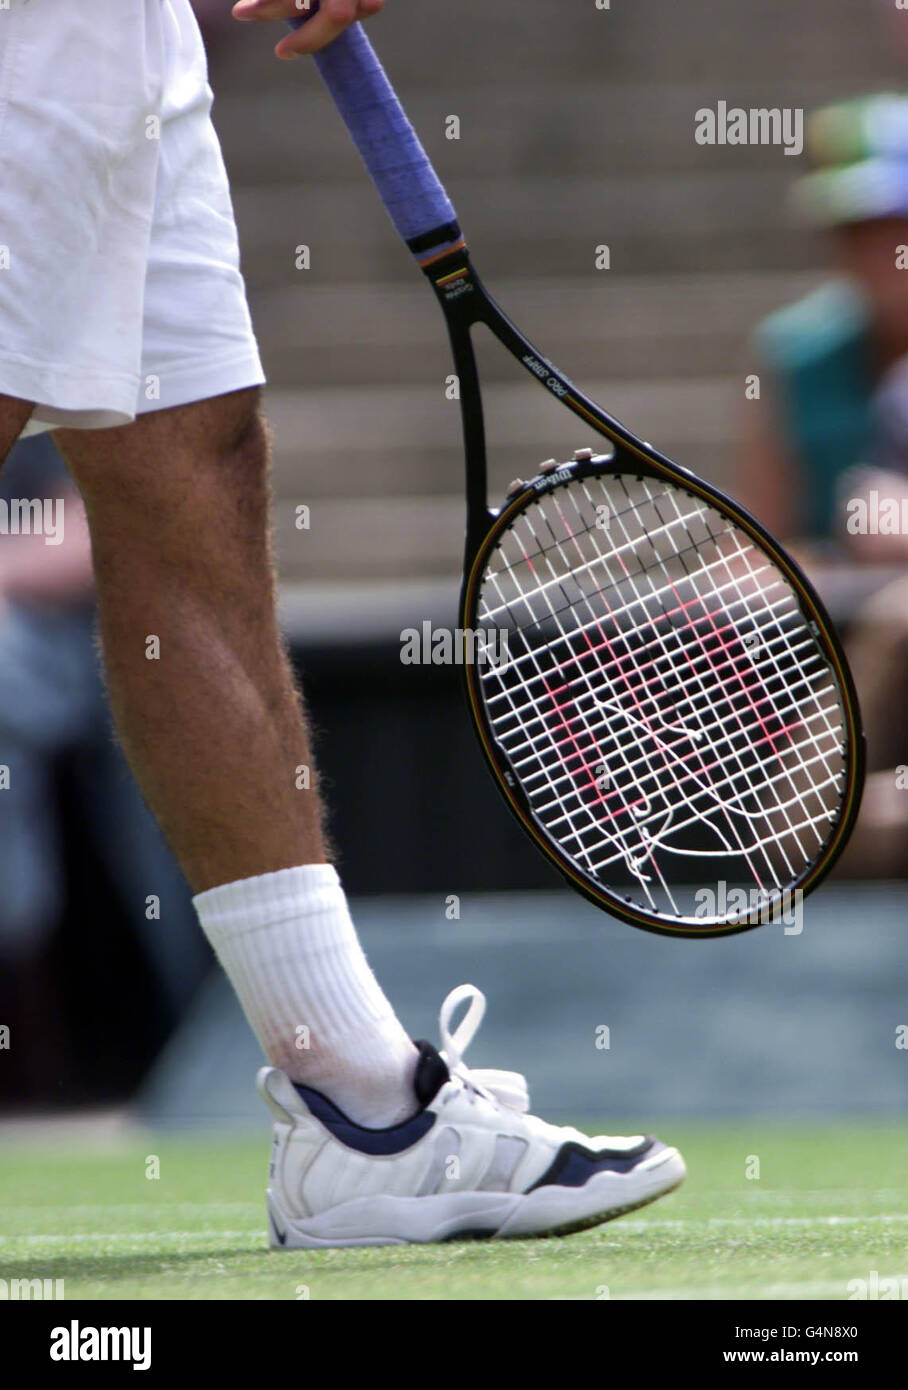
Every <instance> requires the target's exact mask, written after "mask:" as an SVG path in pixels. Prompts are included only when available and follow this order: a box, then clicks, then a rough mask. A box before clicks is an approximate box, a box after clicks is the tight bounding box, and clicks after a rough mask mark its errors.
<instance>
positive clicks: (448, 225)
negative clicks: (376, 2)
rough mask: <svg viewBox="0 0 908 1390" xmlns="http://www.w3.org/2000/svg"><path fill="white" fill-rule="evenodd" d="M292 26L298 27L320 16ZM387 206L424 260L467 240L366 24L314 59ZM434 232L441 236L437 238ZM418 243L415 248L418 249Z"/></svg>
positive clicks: (347, 32) (295, 21)
mask: <svg viewBox="0 0 908 1390" xmlns="http://www.w3.org/2000/svg"><path fill="white" fill-rule="evenodd" d="M316 9H317V5H316V4H313V8H312V11H311V12H310V13H309V14H307V15H306V16H304V17H302V18H300V19H292V20H290V21H289V22H290V25H291V27H292V28H294V29H298V28H299V27H300V25H302V24H305V23H306V21H307V20H308V19H311V17H312V14H314V13H315V10H316ZM315 62H316V66H317V67H318V70H319V72H320V73H321V75H322V78H323V79H324V81H325V85H326V86H327V88H328V90H329V92H330V93H331V95H332V97H333V98H334V102H335V105H336V106H337V109H338V110H339V111H340V113H341V115H342V116H343V118H344V121H345V122H346V125H347V129H348V130H349V132H350V134H351V135H352V137H353V141H354V144H355V145H356V148H357V149H358V150H359V152H360V155H361V156H362V160H363V163H364V164H365V166H366V168H367V169H368V171H369V173H370V174H371V176H372V180H373V182H374V184H375V186H376V188H377V189H378V192H379V195H380V197H381V200H382V202H383V203H384V205H385V207H386V208H387V210H388V213H389V215H390V217H391V221H392V222H393V223H394V225H395V227H396V228H397V230H398V232H399V233H400V235H401V236H402V237H403V239H404V241H405V242H407V244H408V245H409V246H410V249H411V250H412V251H413V253H414V255H415V256H416V257H417V259H418V260H419V261H421V262H425V260H427V259H431V258H433V257H434V255H435V254H437V253H438V252H439V251H440V250H442V249H444V248H445V247H447V246H448V245H450V244H452V243H459V242H461V241H462V238H461V235H460V229H459V227H458V226H457V214H456V212H455V211H454V207H453V205H452V203H451V201H450V199H449V198H448V195H447V193H445V190H444V188H443V187H442V185H441V182H440V181H439V178H438V175H437V174H436V173H435V170H434V169H433V168H432V165H431V164H430V162H429V157H428V155H427V154H426V152H425V150H424V149H423V147H422V145H421V144H420V141H419V137H418V136H417V134H416V132H415V130H414V129H413V127H412V125H411V124H410V122H409V120H408V119H407V115H406V113H405V111H404V109H403V107H402V106H401V104H400V101H399V100H398V97H397V93H396V92H395V91H394V88H393V87H392V86H391V83H390V82H389V81H388V78H387V76H386V74H385V70H384V68H383V67H382V65H381V63H380V62H379V60H378V57H377V55H376V53H375V50H374V48H373V47H372V45H371V43H370V42H369V40H368V39H367V37H366V35H365V33H364V32H363V28H362V25H361V24H358V23H357V24H351V26H350V28H349V29H346V30H345V31H344V33H343V34H341V35H340V36H339V37H338V38H336V39H334V41H333V42H332V43H330V44H328V46H327V48H323V49H322V50H321V51H320V52H318V53H316V54H315ZM433 234H437V235H436V236H435V237H434V240H433ZM413 243H416V244H415V245H414V244H413Z"/></svg>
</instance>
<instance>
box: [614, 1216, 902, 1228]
mask: <svg viewBox="0 0 908 1390" xmlns="http://www.w3.org/2000/svg"><path fill="white" fill-rule="evenodd" d="M868 1221H908V1212H877V1213H874V1214H873V1215H872V1216H704V1217H702V1218H699V1219H698V1218H697V1217H694V1216H687V1217H684V1218H683V1219H677V1220H674V1221H640V1220H636V1221H622V1222H621V1226H620V1227H618V1228H616V1229H619V1230H622V1231H632V1230H633V1231H652V1230H654V1229H655V1230H685V1229H688V1228H690V1227H694V1226H696V1227H699V1228H700V1229H701V1230H708V1229H709V1228H710V1227H711V1226H735V1227H738V1226H769V1227H776V1226H862V1225H864V1224H865V1223H866V1222H868Z"/></svg>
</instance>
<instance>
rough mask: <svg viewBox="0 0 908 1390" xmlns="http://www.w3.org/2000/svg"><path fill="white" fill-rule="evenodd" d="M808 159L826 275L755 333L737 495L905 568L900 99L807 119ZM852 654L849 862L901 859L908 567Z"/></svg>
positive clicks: (769, 518)
mask: <svg viewBox="0 0 908 1390" xmlns="http://www.w3.org/2000/svg"><path fill="white" fill-rule="evenodd" d="M807 148H808V153H809V155H810V157H811V160H812V163H813V166H814V167H813V170H812V172H810V173H809V174H807V175H806V176H805V177H803V178H802V179H801V180H800V181H799V182H798V184H797V185H796V187H795V190H794V198H793V202H794V206H795V207H796V209H797V210H798V212H799V213H800V214H801V216H802V217H803V218H805V219H806V220H808V221H809V222H810V223H811V224H812V225H814V226H817V227H820V228H822V229H823V230H824V231H825V233H826V235H827V238H828V245H829V249H830V254H831V259H832V262H833V266H834V271H835V274H834V276H833V277H832V278H830V279H829V280H828V281H827V282H826V283H825V284H824V285H822V286H821V287H820V288H819V289H817V290H815V291H813V292H812V293H810V294H808V295H807V296H806V297H805V298H803V299H801V300H799V301H798V302H797V303H795V304H791V305H788V306H786V307H785V308H783V309H781V310H779V311H777V312H776V313H774V314H771V315H770V316H769V318H767V319H766V320H764V322H763V323H762V324H760V325H759V327H758V328H757V330H756V333H755V337H754V345H755V350H756V357H757V371H758V373H759V376H760V382H761V398H760V400H759V401H754V402H750V403H749V404H748V409H747V412H746V418H745V435H746V446H745V454H744V469H743V476H742V479H741V483H742V487H741V492H742V498H743V500H745V502H746V503H747V504H748V505H749V506H750V508H751V510H752V511H753V512H754V513H755V515H756V516H757V517H759V519H760V520H761V521H763V522H764V524H765V525H767V526H768V527H769V529H770V530H771V531H772V532H773V533H774V534H776V535H778V536H780V537H781V538H783V539H785V540H787V541H788V543H789V544H790V545H791V546H792V548H793V549H794V550H795V552H796V553H799V555H800V558H801V559H802V560H803V561H804V562H805V563H806V564H807V565H808V568H810V567H811V566H812V565H815V564H820V563H822V562H823V561H833V562H840V561H848V562H850V563H852V564H855V563H856V564H862V565H863V564H876V565H885V566H889V567H892V569H893V570H894V572H895V573H896V575H897V574H898V568H899V567H904V568H905V569H906V571H908V529H906V528H904V527H902V526H901V525H899V526H898V527H897V528H894V527H893V526H892V525H891V524H889V523H888V522H887V523H886V524H883V525H881V524H880V520H881V518H880V505H881V503H883V504H884V505H885V507H886V509H887V514H888V515H889V516H896V515H899V516H900V515H901V513H902V498H904V499H905V507H904V511H905V514H906V515H908V466H906V460H908V427H906V426H908V369H906V365H905V364H906V362H908V98H906V97H903V96H894V95H881V96H875V97H865V98H859V99H856V100H853V101H848V102H843V103H840V104H838V105H836V106H832V107H827V108H825V109H823V110H821V111H818V112H817V113H816V114H815V115H814V116H813V117H812V118H811V120H810V121H809V122H808V130H807ZM849 645H850V654H851V656H852V664H853V668H854V672H855V678H856V682H857V685H858V694H859V697H860V700H861V705H862V710H863V713H864V722H865V727H866V730H867V736H868V767H869V770H870V773H871V775H870V777H869V779H868V785H867V791H866V794H865V798H864V805H863V810H862V814H861V822H860V825H859V827H858V829H857V831H856V832H855V835H854V837H853V839H852V843H851V846H850V848H849V851H848V854H847V857H846V859H845V861H844V867H846V868H847V869H849V870H850V871H852V872H857V873H862V874H868V875H874V876H876V875H889V874H905V873H908V785H906V786H905V787H904V789H903V787H902V779H901V777H900V775H899V773H898V769H899V768H900V767H901V766H903V765H904V764H908V729H906V726H905V723H904V721H903V720H900V719H894V718H893V712H894V711H896V710H901V709H903V708H904V707H905V696H906V695H908V577H904V578H903V577H897V578H895V579H894V580H893V581H892V582H891V583H889V584H887V585H886V586H885V587H883V588H882V589H881V590H880V591H879V592H877V593H876V594H875V596H874V597H873V598H872V599H871V601H870V602H869V603H868V604H867V605H866V607H865V608H864V610H863V611H861V612H860V613H859V614H858V615H857V617H856V620H855V623H854V626H853V631H852V634H851V638H850V643H849Z"/></svg>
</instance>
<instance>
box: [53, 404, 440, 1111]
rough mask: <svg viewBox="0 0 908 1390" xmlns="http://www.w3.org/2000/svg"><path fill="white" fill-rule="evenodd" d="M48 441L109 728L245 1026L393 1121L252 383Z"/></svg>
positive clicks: (390, 1080)
mask: <svg viewBox="0 0 908 1390" xmlns="http://www.w3.org/2000/svg"><path fill="white" fill-rule="evenodd" d="M56 438H57V442H58V444H59V445H60V448H61V450H62V451H63V454H64V456H65V457H66V460H67V462H68V464H69V466H70V469H71V471H72V474H73V476H74V478H75V480H76V482H77V484H78V486H79V489H80V491H81V493H82V496H83V498H84V500H85V506H86V512H87V515H88V523H89V527H90V530H91V537H92V552H93V556H94V563H95V573H96V579H97V586H98V608H99V613H100V625H101V637H102V645H103V649H104V657H105V665H106V668H107V681H108V687H109V691H110V700H111V705H112V707H113V711H114V717H115V719H116V723H117V727H118V730H119V733H120V737H121V739H122V742H123V745H124V748H125V750H126V754H127V756H128V758H129V760H130V762H131V764H132V767H133V770H134V772H135V774H136V777H137V779H138V781H139V783H140V785H141V786H142V788H143V790H144V792H145V795H146V797H147V798H148V801H149V803H150V805H151V807H152V810H153V811H154V812H155V814H156V816H157V817H158V820H159V821H160V823H161V825H162V827H163V829H164V831H165V833H166V834H167V836H168V837H169V839H170V842H171V844H172V845H173V847H174V849H175V851H176V853H177V856H178V858H179V859H180V861H181V863H182V866H183V869H184V872H185V873H186V876H187V878H188V879H189V881H190V883H191V884H192V886H193V888H194V889H195V891H196V894H197V896H196V899H195V903H196V907H197V909H198V912H199V917H200V920H201V922H202V926H203V928H204V930H205V932H206V934H207V935H208V937H209V940H210V941H211V943H212V945H213V946H214V948H215V950H216V951H217V954H218V956H219V958H220V960H221V963H222V965H223V966H224V968H225V970H226V971H227V974H228V976H229V977H230V980H231V983H232V984H233V986H234V988H235V990H236V992H237V994H238V996H239V998H240V1002H241V1003H242V1005H243V1008H244V1009H245V1011H246V1016H247V1018H248V1019H249V1022H250V1024H251V1025H252V1027H253V1029H254V1030H255V1032H256V1034H257V1035H258V1037H259V1040H260V1041H261V1043H262V1047H263V1049H264V1051H265V1053H266V1055H267V1056H268V1057H269V1058H270V1060H271V1061H272V1062H274V1063H275V1065H276V1066H278V1067H280V1068H282V1069H283V1070H284V1071H285V1072H287V1073H288V1074H289V1075H290V1076H291V1077H292V1078H293V1079H294V1080H298V1081H305V1082H306V1083H307V1084H308V1085H310V1086H312V1087H314V1088H315V1089H318V1090H322V1091H324V1092H325V1093H326V1094H327V1095H328V1096H329V1097H330V1098H331V1099H332V1100H334V1101H335V1103H336V1104H338V1105H340V1106H341V1108H342V1109H344V1110H346V1111H347V1113H349V1114H350V1116H351V1117H352V1118H354V1119H358V1120H359V1121H360V1123H363V1124H372V1125H385V1124H391V1123H394V1122H395V1121H397V1120H399V1119H402V1118H404V1116H406V1115H407V1114H409V1113H410V1112H411V1111H412V1110H413V1109H414V1108H415V1105H416V1100H415V1097H414V1092H413V1088H412V1076H413V1071H414V1067H415V1062H416V1058H417V1053H416V1050H415V1048H414V1046H413V1044H412V1043H411V1042H410V1040H409V1038H408V1037H407V1035H406V1033H405V1032H404V1030H403V1028H402V1027H401V1025H400V1023H399V1022H398V1021H397V1019H396V1018H395V1016H394V1012H393V1010H392V1009H391V1006H390V1004H389V1003H388V1001H387V999H386V998H385V996H384V994H383V993H382V991H381V989H380V988H379V986H378V984H377V982H376V980H375V978H374V976H373V975H372V972H371V971H370V969H369V966H368V964H367V962H366V959H365V957H364V955H363V953H362V949H361V947H360V945H359V942H358V941H357V938H356V933H355V931H354V929H353V925H352V922H351V921H350V917H349V913H348V911H347V906H346V899H345V898H344V894H343V890H342V888H341V887H340V884H339V882H338V880H337V875H336V873H335V871H334V869H333V867H332V866H331V865H330V864H327V863H326V862H325V854H326V851H325V844H324V838H323V835H322V829H321V814H320V804H319V798H318V791H317V787H316V781H315V776H314V770H313V768H312V756H311V752H310V746H309V739H308V736H307V733H306V727H305V722H304V718H303V712H302V706H301V702H300V698H299V695H298V693H297V692H296V690H295V689H294V684H293V679H292V676H291V673H290V668H289V664H288V662H287V659H286V656H285V654H284V652H283V650H282V647H281V643H280V640H279V636H278V630H277V622H276V617H275V607H274V579H273V573H272V564H271V554H270V544H269V523H268V510H269V508H268V503H269V485H268V445H267V437H266V432H265V427H264V425H263V423H262V419H261V416H260V413H259V402H258V392H257V391H255V390H248V391H238V392H234V393H232V394H230V395H226V396H221V397H219V398H217V399H215V400H211V401H203V402H199V403H197V404H194V405H188V406H182V407H179V408H177V409H173V410H162V411H158V412H154V413H152V414H149V415H144V416H141V417H140V418H139V419H138V420H137V421H136V422H135V423H134V424H131V425H128V426H125V427H123V428H120V429H110V430H95V431H81V430H61V431H58V432H57V436H56ZM301 768H306V769H308V770H309V776H308V779H307V778H306V777H305V776H303V775H301V771H300V770H301ZM307 782H308V785H307Z"/></svg>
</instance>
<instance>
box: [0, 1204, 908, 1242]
mask: <svg viewBox="0 0 908 1390" xmlns="http://www.w3.org/2000/svg"><path fill="white" fill-rule="evenodd" d="M906 1221H908V1212H891V1213H877V1214H874V1215H872V1216H754V1217H748V1216H710V1217H705V1218H703V1219H702V1220H698V1219H697V1218H696V1217H688V1218H686V1219H684V1220H675V1221H640V1220H637V1221H622V1222H621V1225H620V1226H616V1227H615V1230H614V1234H616V1235H617V1234H620V1233H621V1232H622V1231H625V1232H627V1233H628V1234H630V1233H631V1232H632V1231H633V1232H639V1233H643V1234H645V1232H647V1231H659V1230H666V1231H669V1230H671V1231H676V1230H699V1231H702V1232H704V1233H708V1232H709V1231H710V1230H711V1229H715V1228H716V1227H723V1226H731V1227H734V1228H740V1227H741V1226H760V1227H765V1228H767V1229H769V1230H775V1229H778V1228H779V1227H792V1226H794V1227H800V1228H804V1227H811V1226H818V1227H822V1228H826V1229H828V1228H829V1227H832V1226H862V1225H866V1224H868V1223H870V1222H873V1223H878V1222H906ZM603 1224H608V1223H603ZM264 1229H265V1228H264V1226H260V1227H254V1228H251V1229H248V1230H245V1231H136V1232H124V1231H111V1232H109V1233H108V1234H106V1235H105V1234H103V1233H102V1234H99V1233H98V1232H97V1231H91V1232H88V1233H86V1234H82V1235H21V1236H0V1245H15V1244H17V1243H18V1244H25V1245H41V1244H45V1245H55V1244H56V1245H59V1244H62V1243H63V1242H65V1241H70V1240H71V1241H78V1240H82V1241H104V1240H109V1241H118V1240H138V1241H144V1240H189V1239H191V1238H193V1237H195V1238H197V1239H199V1238H201V1239H204V1240H212V1239H220V1240H242V1239H250V1238H251V1237H253V1236H259V1235H261V1234H263V1232H264ZM600 1230H601V1228H600ZM608 1234H609V1235H612V1234H613V1232H612V1231H611V1230H610V1231H609V1232H608Z"/></svg>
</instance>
